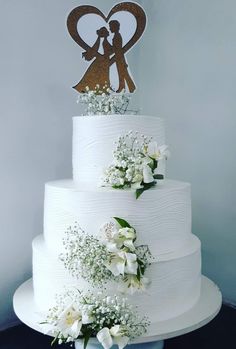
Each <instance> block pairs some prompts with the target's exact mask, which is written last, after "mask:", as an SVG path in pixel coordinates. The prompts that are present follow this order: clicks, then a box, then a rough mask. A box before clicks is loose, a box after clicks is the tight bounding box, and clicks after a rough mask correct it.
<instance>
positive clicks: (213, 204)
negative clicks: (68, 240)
mask: <svg viewBox="0 0 236 349" xmlns="http://www.w3.org/2000/svg"><path fill="white" fill-rule="evenodd" d="M116 2H117V1H113V0H109V1H107V0H99V1H92V0H90V1H89V3H90V4H95V5H96V6H99V7H100V8H101V9H102V10H103V11H104V12H107V11H108V10H109V9H110V7H112V5H113V4H114V3H116ZM139 2H140V3H142V4H143V6H144V7H145V10H146V11H147V15H148V17H149V23H148V28H147V31H146V33H145V36H144V37H143V40H142V41H141V43H140V44H139V45H138V46H136V47H135V48H134V50H133V52H132V53H131V54H129V57H128V60H129V62H130V65H131V67H132V66H133V68H132V74H133V76H134V78H135V80H136V82H137V80H139V90H138V92H137V94H136V96H134V98H133V104H134V105H135V104H138V103H139V106H140V107H142V111H143V113H147V114H154V115H159V116H161V117H163V118H164V119H165V121H166V132H167V139H168V144H169V145H170V147H171V151H172V157H171V159H170V160H169V162H168V169H169V171H168V176H169V177H171V178H176V179H179V180H185V181H189V182H191V183H192V200H193V232H194V233H195V234H197V235H198V236H199V237H200V239H201V240H202V248H203V271H204V273H205V274H206V275H208V276H210V277H212V278H213V279H214V280H215V281H216V282H217V283H218V284H219V286H220V287H221V289H222V291H223V295H224V298H225V299H226V300H227V301H230V302H232V303H236V269H235V264H236V257H235V247H236V236H235V234H236V232H235V216H236V212H235V211H236V199H235V197H236V190H235V188H234V186H233V180H234V178H235V174H236V170H235V167H236V165H235V155H234V149H235V137H234V135H235V129H236V121H235V120H236V118H235V115H234V114H235V107H236V101H235V75H236V70H235V62H236V45H235V32H236V22H235V20H234V18H235V11H236V3H235V1H233V0H225V1H220V0H207V1H205V0H204V1H203V0H178V1H176V0H144V1H139ZM79 3H83V2H78V1H71V0H67V1H64V0H62V1H58V0H50V1H47V0H40V1H38V0H34V1H32V0H22V1H18V0H9V1H8V0H0V42H1V56H0V77H1V84H0V99H1V103H0V122H1V125H0V132H1V136H0V159H1V175H0V176H1V181H0V186H1V188H0V189H1V201H0V222H1V232H0V329H3V328H6V327H8V326H10V325H13V324H14V323H15V321H16V318H15V316H14V313H13V310H12V296H13V293H14V290H15V289H16V288H17V287H18V286H19V285H20V284H21V283H22V282H23V281H24V280H26V279H27V278H28V277H30V275H31V241H32V239H33V237H34V236H36V235H38V234H39V233H41V232H42V224H43V194H44V183H45V182H46V181H48V180H53V179H57V178H65V177H70V176H71V131H72V128H71V126H72V123H71V116H72V115H75V114H79V112H80V109H79V107H78V105H77V104H76V103H75V101H76V98H77V95H76V93H75V92H74V91H73V90H72V89H71V88H70V86H72V85H73V84H74V83H75V82H77V81H78V79H79V78H80V76H81V74H82V72H83V71H84V68H85V66H86V65H85V63H84V62H82V60H81V50H80V49H79V48H78V47H77V45H76V44H75V43H74V42H73V40H72V39H71V38H70V37H69V36H68V34H67V31H66V29H65V21H66V16H67V14H68V13H69V12H70V10H71V9H72V8H73V7H75V6H78V5H79Z"/></svg>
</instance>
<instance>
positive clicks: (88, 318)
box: [81, 305, 94, 325]
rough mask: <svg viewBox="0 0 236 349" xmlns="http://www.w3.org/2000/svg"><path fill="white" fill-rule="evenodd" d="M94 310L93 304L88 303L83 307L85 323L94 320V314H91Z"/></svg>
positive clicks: (83, 320) (83, 321) (82, 313)
mask: <svg viewBox="0 0 236 349" xmlns="http://www.w3.org/2000/svg"><path fill="white" fill-rule="evenodd" d="M92 310H93V306H91V305H87V306H86V307H84V308H83V309H82V312H81V315H82V323H83V324H85V325H86V324H91V323H92V322H93V321H94V316H93V315H92V314H91V312H92Z"/></svg>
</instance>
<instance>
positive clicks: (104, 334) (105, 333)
mask: <svg viewBox="0 0 236 349" xmlns="http://www.w3.org/2000/svg"><path fill="white" fill-rule="evenodd" d="M97 339H98V341H99V342H100V343H101V345H102V346H103V348H104V349H110V348H111V347H112V345H113V341H112V337H111V335H110V331H109V328H107V327H104V328H102V329H101V330H100V331H99V332H98V333H97Z"/></svg>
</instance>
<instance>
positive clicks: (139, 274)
mask: <svg viewBox="0 0 236 349" xmlns="http://www.w3.org/2000/svg"><path fill="white" fill-rule="evenodd" d="M137 279H138V281H140V280H141V273H140V268H139V267H138V269H137Z"/></svg>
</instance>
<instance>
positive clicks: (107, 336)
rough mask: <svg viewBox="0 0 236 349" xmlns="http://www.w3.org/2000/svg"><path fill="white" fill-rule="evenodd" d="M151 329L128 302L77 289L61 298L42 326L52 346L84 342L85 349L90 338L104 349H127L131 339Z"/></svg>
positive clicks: (57, 298) (58, 298)
mask: <svg viewBox="0 0 236 349" xmlns="http://www.w3.org/2000/svg"><path fill="white" fill-rule="evenodd" d="M149 325H150V322H149V320H148V318H147V317H143V318H141V317H140V316H139V314H138V311H137V307H133V306H131V305H130V304H129V303H128V302H127V299H125V298H122V297H119V296H116V295H115V296H107V295H104V294H102V293H96V294H93V293H91V292H88V293H86V294H85V293H82V292H80V291H79V290H77V289H70V290H67V291H66V292H65V293H64V294H61V295H58V296H57V297H56V303H55V305H54V306H53V307H52V308H51V309H49V311H48V315H47V317H46V319H45V321H44V322H42V323H41V326H42V328H43V330H44V332H45V333H47V334H50V335H52V336H54V340H53V343H54V342H55V341H58V343H59V344H61V343H68V342H73V341H75V340H78V339H83V340H84V348H85V347H86V345H87V343H88V341H89V339H90V338H91V337H97V339H98V341H99V342H100V343H101V345H102V346H103V347H104V348H105V349H109V348H110V347H111V346H112V345H113V344H118V346H119V348H120V349H122V348H124V347H125V346H126V345H127V344H128V342H129V340H130V339H133V338H136V337H139V336H142V335H143V334H144V333H145V332H146V331H147V328H148V326H149Z"/></svg>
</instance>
